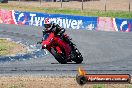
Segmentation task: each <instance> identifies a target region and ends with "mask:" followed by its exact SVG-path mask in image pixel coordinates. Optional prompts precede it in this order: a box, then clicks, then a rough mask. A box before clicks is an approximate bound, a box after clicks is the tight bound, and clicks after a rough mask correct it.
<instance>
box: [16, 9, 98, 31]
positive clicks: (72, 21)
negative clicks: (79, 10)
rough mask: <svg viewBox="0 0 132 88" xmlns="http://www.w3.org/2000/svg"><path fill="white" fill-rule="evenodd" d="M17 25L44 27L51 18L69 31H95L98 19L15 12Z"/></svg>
mask: <svg viewBox="0 0 132 88" xmlns="http://www.w3.org/2000/svg"><path fill="white" fill-rule="evenodd" d="M14 17H15V19H14V20H15V22H16V23H15V24H19V25H34V26H44V19H45V18H50V19H51V20H52V21H53V22H54V23H57V24H59V25H60V26H61V27H63V28H68V29H86V30H95V29H96V26H97V17H84V16H72V15H60V14H46V13H35V12H19V11H15V12H14Z"/></svg>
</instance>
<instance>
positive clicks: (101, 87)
mask: <svg viewBox="0 0 132 88" xmlns="http://www.w3.org/2000/svg"><path fill="white" fill-rule="evenodd" d="M93 88H105V85H103V84H96V85H93Z"/></svg>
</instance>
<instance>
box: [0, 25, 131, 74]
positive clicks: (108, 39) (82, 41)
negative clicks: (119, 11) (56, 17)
mask: <svg viewBox="0 0 132 88" xmlns="http://www.w3.org/2000/svg"><path fill="white" fill-rule="evenodd" d="M41 31H42V27H34V26H17V25H5V24H0V37H3V38H11V39H12V40H14V41H17V42H18V41H20V42H21V43H22V44H25V45H27V46H30V47H32V46H35V49H36V50H39V49H40V46H39V45H36V43H37V41H40V40H41V36H42V33H41ZM66 33H68V34H69V36H70V37H71V38H72V39H73V42H74V43H75V44H76V45H77V47H78V49H79V50H80V52H81V53H82V55H83V57H84V61H83V63H82V64H57V63H55V64H52V63H54V62H57V61H56V60H55V59H54V57H53V56H52V55H51V54H47V55H46V56H45V55H44V54H43V53H45V52H44V51H41V52H40V53H41V54H42V55H41V54H40V53H39V54H40V55H39V56H38V57H37V58H36V57H35V55H34V56H33V57H31V58H30V59H29V58H27V57H25V58H24V57H23V60H20V59H19V57H17V59H16V60H15V59H14V60H10V61H4V60H0V75H44V76H75V75H76V73H77V69H78V67H83V68H84V69H85V70H86V71H87V72H88V73H129V74H132V58H131V57H132V33H122V32H102V31H98V32H97V31H88V30H70V29H69V30H67V31H66ZM2 59H3V58H2Z"/></svg>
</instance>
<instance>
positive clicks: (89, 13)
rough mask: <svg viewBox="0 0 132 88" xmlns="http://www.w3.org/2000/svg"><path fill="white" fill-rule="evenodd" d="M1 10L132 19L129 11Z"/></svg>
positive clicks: (22, 7) (14, 8)
mask: <svg viewBox="0 0 132 88" xmlns="http://www.w3.org/2000/svg"><path fill="white" fill-rule="evenodd" d="M0 8H2V9H10V10H19V11H29V12H43V13H50V14H51V13H52V14H68V15H80V16H100V17H118V18H129V19H132V12H128V11H106V12H105V11H86V10H85V11H82V10H74V9H63V8H54V9H53V8H44V7H33V6H30V7H29V6H25V5H10V4H1V5H0Z"/></svg>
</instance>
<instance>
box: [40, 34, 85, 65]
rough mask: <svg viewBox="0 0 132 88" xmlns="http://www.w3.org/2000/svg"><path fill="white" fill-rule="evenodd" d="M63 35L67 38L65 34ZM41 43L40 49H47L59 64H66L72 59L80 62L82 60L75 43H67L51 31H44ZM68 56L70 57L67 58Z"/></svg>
mask: <svg viewBox="0 0 132 88" xmlns="http://www.w3.org/2000/svg"><path fill="white" fill-rule="evenodd" d="M64 36H65V37H67V38H69V36H67V35H66V34H65V35H64ZM41 44H42V49H47V50H48V51H49V52H50V53H51V54H52V55H53V56H54V57H55V59H56V60H57V61H58V62H59V63H61V64H66V63H67V62H72V61H74V62H76V63H77V64H80V63H82V61H83V57H82V55H81V53H80V52H79V50H78V49H77V48H76V45H75V44H72V45H70V44H68V43H67V42H65V41H64V40H63V39H61V38H60V37H59V36H55V35H54V33H53V32H51V33H46V34H45V37H44V39H42V42H41ZM62 45H63V46H62ZM69 56H70V58H68V57H69Z"/></svg>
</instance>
